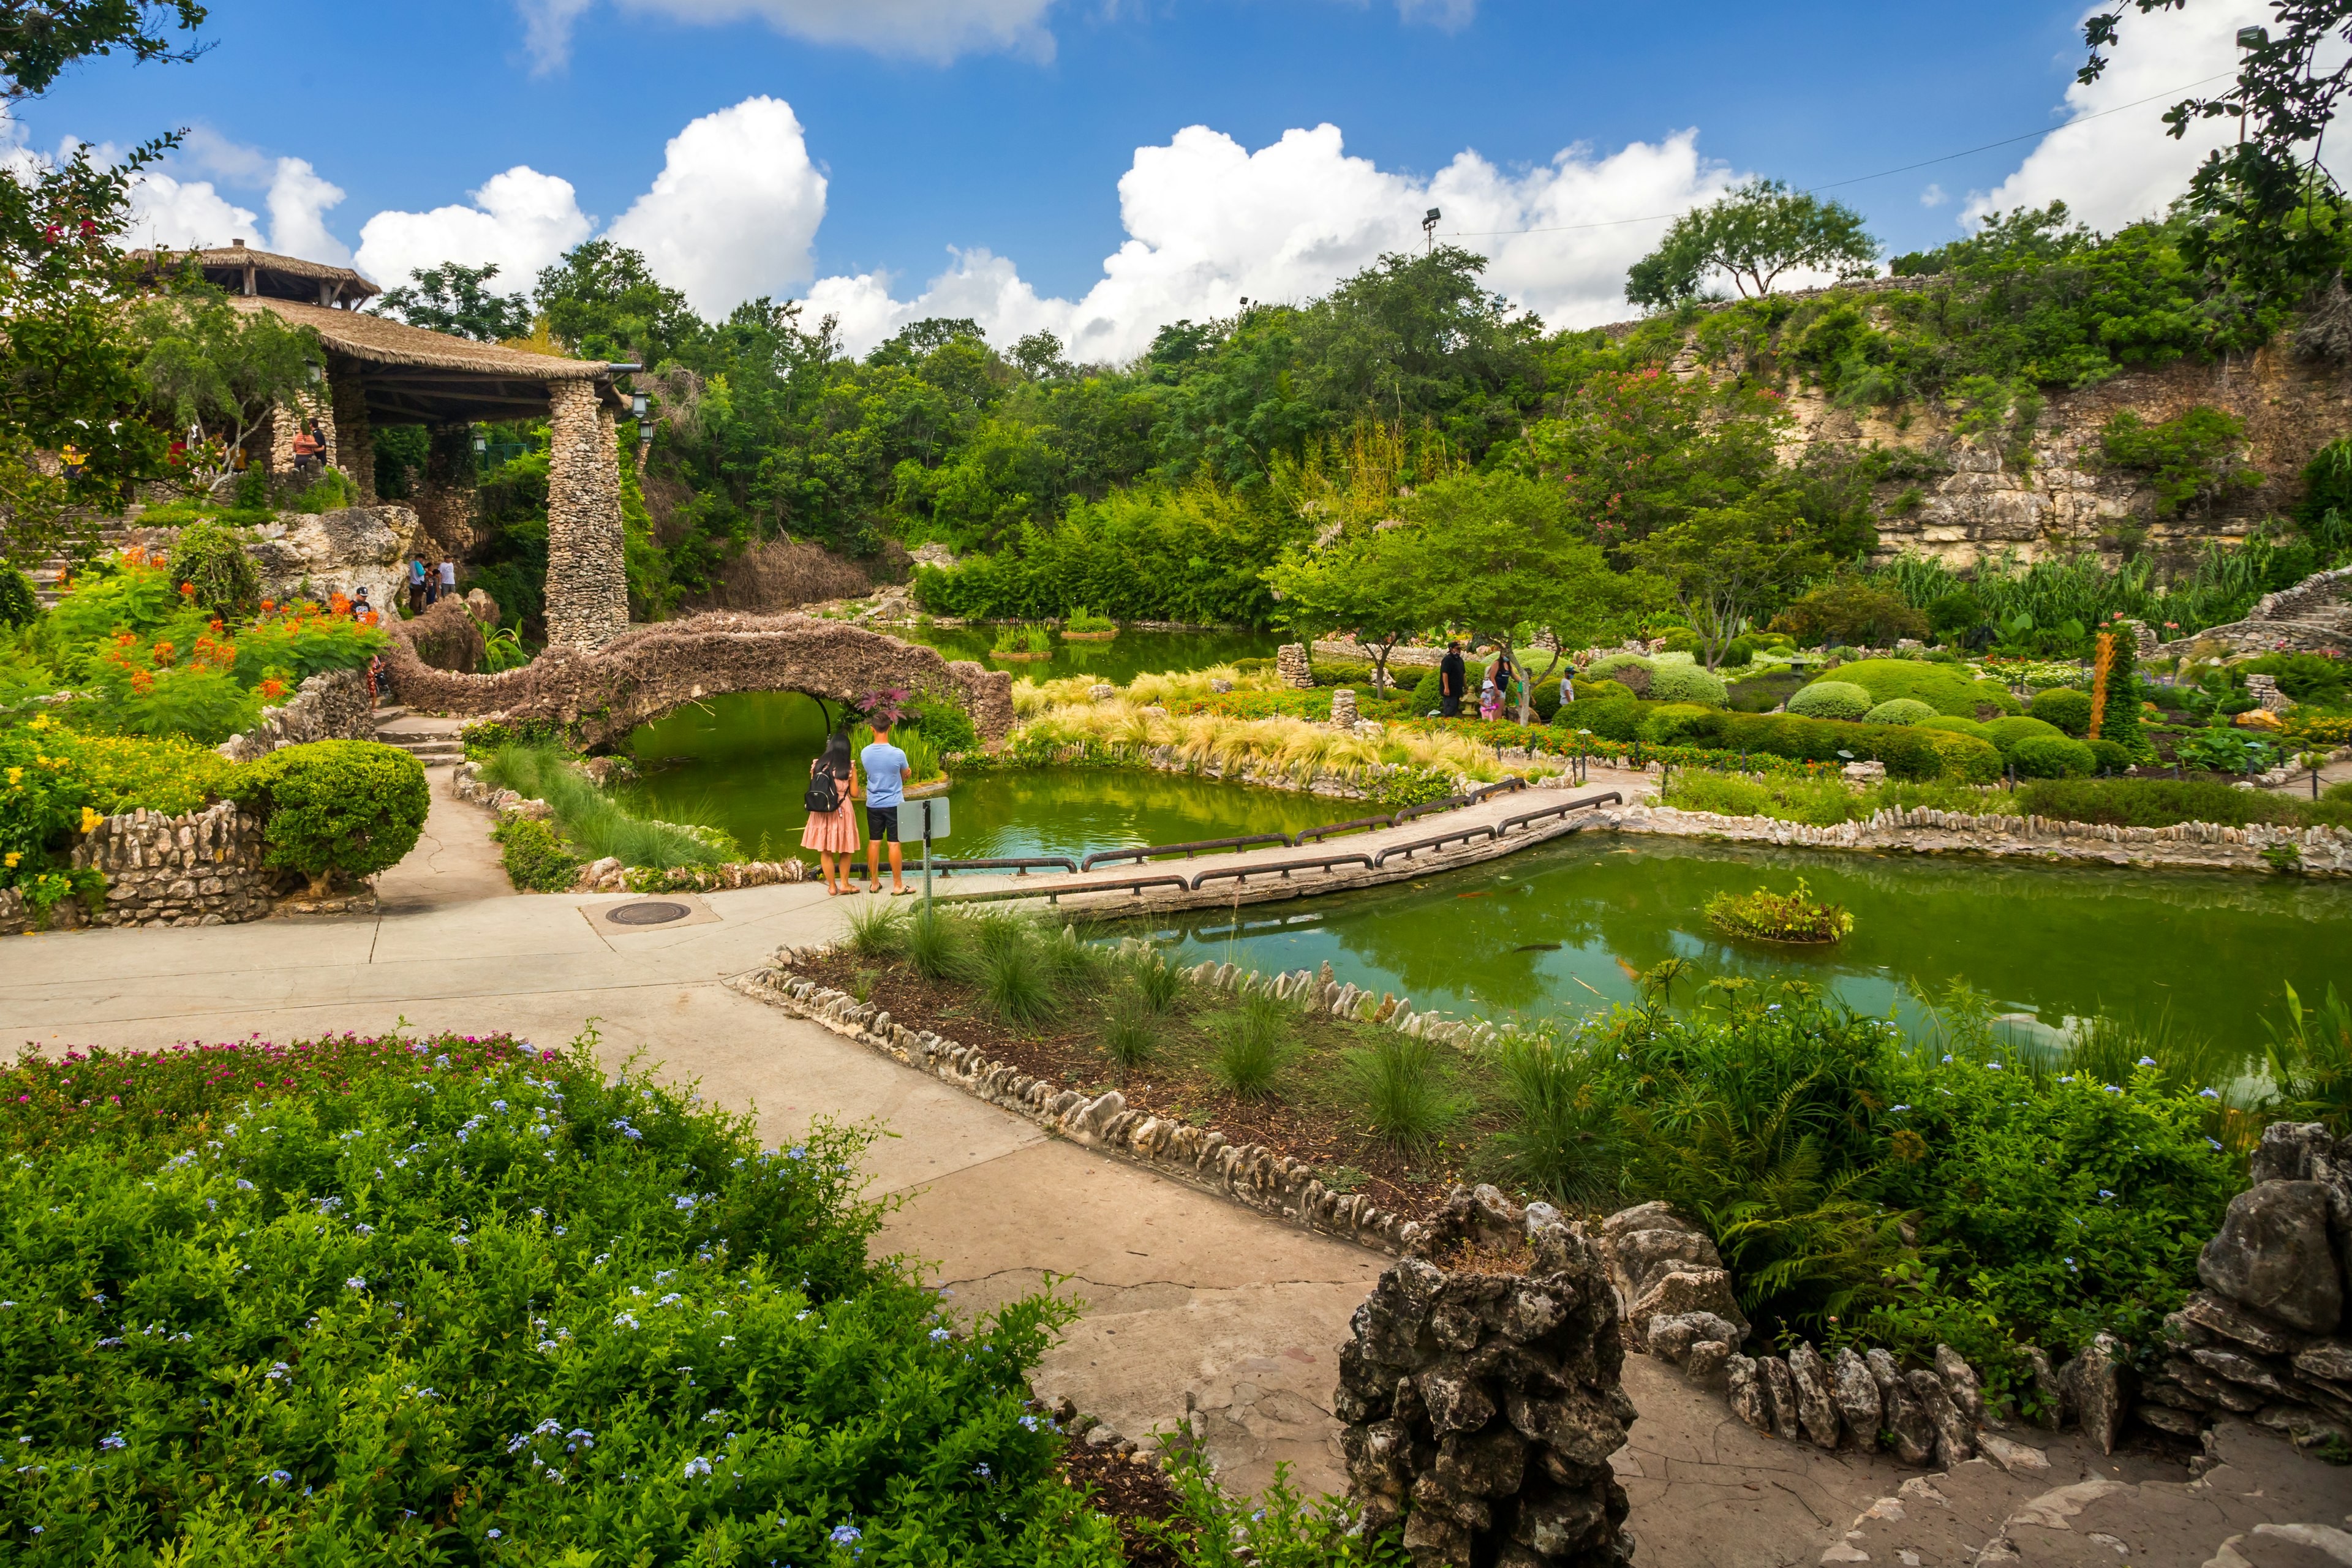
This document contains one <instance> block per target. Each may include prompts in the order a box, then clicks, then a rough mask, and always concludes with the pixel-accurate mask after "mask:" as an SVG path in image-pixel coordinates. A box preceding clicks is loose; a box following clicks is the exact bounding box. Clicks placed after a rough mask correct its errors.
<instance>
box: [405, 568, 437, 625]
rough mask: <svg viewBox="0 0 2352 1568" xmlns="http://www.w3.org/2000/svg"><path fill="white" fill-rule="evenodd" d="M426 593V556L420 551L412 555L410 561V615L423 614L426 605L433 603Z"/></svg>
mask: <svg viewBox="0 0 2352 1568" xmlns="http://www.w3.org/2000/svg"><path fill="white" fill-rule="evenodd" d="M426 594H427V589H426V588H425V557H424V556H423V555H422V554H421V553H420V554H418V555H415V556H414V557H412V558H411V559H410V560H409V563H408V613H409V614H410V615H412V616H421V615H423V614H424V613H425V605H428V604H430V603H432V601H431V600H430V599H429V598H427V597H426Z"/></svg>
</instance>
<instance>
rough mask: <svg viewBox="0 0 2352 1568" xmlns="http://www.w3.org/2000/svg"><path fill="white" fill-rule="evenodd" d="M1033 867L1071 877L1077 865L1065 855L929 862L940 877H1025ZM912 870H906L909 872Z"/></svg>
mask: <svg viewBox="0 0 2352 1568" xmlns="http://www.w3.org/2000/svg"><path fill="white" fill-rule="evenodd" d="M1033 866H1034V867H1036V868H1039V869H1041V870H1042V869H1044V868H1046V867H1049V866H1050V867H1055V868H1059V869H1061V870H1064V871H1067V872H1069V873H1070V874H1071V875H1072V876H1076V875H1077V871H1078V863H1077V862H1076V860H1073V859H1071V858H1069V857H1068V856H1067V855H1008V856H1002V857H999V858H995V859H992V860H934V861H932V862H931V869H932V870H934V871H937V872H938V873H939V874H940V876H942V877H945V876H950V875H951V874H953V873H955V872H957V871H1010V872H1012V873H1013V875H1014V876H1016V877H1025V876H1027V875H1028V874H1029V868H1031V867H1033ZM908 869H910V870H911V869H912V868H911V867H910V868H908Z"/></svg>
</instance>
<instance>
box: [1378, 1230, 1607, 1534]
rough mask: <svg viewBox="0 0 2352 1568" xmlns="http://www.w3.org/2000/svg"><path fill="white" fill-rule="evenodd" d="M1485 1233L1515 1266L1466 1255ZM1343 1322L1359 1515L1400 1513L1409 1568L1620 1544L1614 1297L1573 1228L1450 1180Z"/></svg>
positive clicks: (1487, 1242) (1483, 1241) (1381, 1518)
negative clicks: (1445, 1260) (1442, 1198)
mask: <svg viewBox="0 0 2352 1568" xmlns="http://www.w3.org/2000/svg"><path fill="white" fill-rule="evenodd" d="M1481 1247H1509V1248H1510V1249H1511V1251H1512V1252H1513V1253H1514V1254H1516V1255H1517V1257H1518V1258H1524V1272H1522V1271H1519V1268H1518V1267H1517V1266H1516V1264H1513V1265H1506V1266H1503V1267H1497V1268H1481V1267H1479V1266H1478V1261H1479V1260H1478V1258H1477V1256H1476V1254H1477V1251H1478V1249H1480V1248H1481ZM1465 1249H1466V1250H1465ZM1424 1251H1425V1252H1426V1253H1427V1254H1430V1255H1433V1256H1436V1257H1456V1258H1463V1259H1465V1267H1461V1268H1441V1267H1439V1266H1438V1265H1437V1264H1436V1263H1435V1262H1433V1261H1432V1260H1431V1256H1423V1255H1422V1254H1423V1252H1424ZM1350 1330H1351V1334H1350V1338H1349V1342H1348V1343H1347V1344H1345V1345H1344V1346H1342V1347H1341V1348H1340V1352H1339V1394H1338V1396H1337V1399H1336V1400H1335V1404H1334V1408H1335V1413H1336V1414H1337V1415H1339V1418H1340V1419H1341V1420H1342V1421H1343V1422H1345V1423H1346V1426H1345V1428H1344V1430H1343V1431H1342V1433H1341V1435H1340V1447H1341V1451H1342V1452H1343V1453H1344V1454H1345V1455H1346V1457H1347V1464H1348V1483H1349V1485H1348V1491H1349V1498H1350V1499H1351V1500H1353V1501H1354V1502H1355V1503H1356V1504H1357V1505H1358V1506H1359V1507H1360V1509H1361V1510H1362V1511H1363V1514H1364V1518H1365V1522H1366V1526H1367V1528H1368V1530H1376V1529H1380V1528H1383V1527H1385V1526H1387V1525H1389V1524H1391V1523H1393V1522H1394V1521H1397V1520H1399V1519H1402V1521H1403V1523H1404V1544H1405V1548H1406V1550H1407V1551H1408V1552H1410V1553H1411V1554H1412V1560H1413V1562H1414V1563H1415V1564H1416V1565H1417V1568H1434V1565H1436V1564H1448V1565H1455V1564H1458V1565H1461V1568H1468V1565H1469V1564H1472V1563H1479V1564H1486V1563H1494V1564H1498V1565H1508V1568H1546V1565H1549V1564H1555V1563H1578V1564H1591V1565H1594V1568H1599V1565H1601V1564H1622V1563H1625V1562H1627V1561H1628V1560H1629V1559H1630V1557H1631V1556H1632V1553H1633V1542H1632V1540H1631V1538H1630V1537H1628V1536H1627V1535H1626V1534H1625V1533H1624V1532H1623V1531H1622V1524H1623V1522H1624V1519H1625V1514H1626V1510H1627V1502H1626V1497H1625V1491H1624V1489H1623V1488H1622V1487H1621V1486H1619V1485H1618V1483H1617V1479H1616V1477H1615V1476H1614V1475H1613V1474H1612V1472H1611V1470H1610V1466H1609V1456H1610V1455H1612V1454H1613V1453H1615V1452H1616V1451H1617V1450H1618V1449H1619V1448H1621V1447H1623V1446H1624V1443H1625V1433H1626V1429H1627V1427H1628V1426H1631V1425H1632V1423H1633V1419H1634V1411H1633V1404H1632V1402H1631V1401H1629V1400H1628V1399H1627V1398H1626V1397H1625V1394H1624V1390H1623V1389H1622V1387H1621V1386H1620V1382H1619V1373H1620V1371H1621V1369H1622V1365H1623V1362H1624V1350H1623V1347H1622V1343H1621V1342H1620V1335H1619V1331H1618V1323H1617V1307H1616V1300H1615V1297H1614V1295H1613V1293H1612V1289H1611V1288H1610V1284H1609V1278H1608V1272H1607V1269H1606V1268H1605V1267H1604V1265H1603V1264H1602V1262H1601V1258H1600V1256H1599V1255H1598V1253H1597V1252H1596V1251H1595V1250H1594V1249H1593V1248H1592V1247H1591V1245H1590V1244H1589V1243H1588V1242H1587V1240H1586V1239H1585V1237H1584V1235H1583V1233H1582V1231H1581V1229H1580V1227H1578V1226H1571V1225H1568V1224H1564V1223H1562V1222H1561V1221H1560V1219H1559V1217H1558V1215H1555V1214H1551V1213H1550V1212H1549V1210H1548V1209H1547V1208H1546V1207H1545V1206H1544V1205H1535V1207H1534V1208H1533V1209H1531V1210H1529V1211H1528V1212H1527V1213H1525V1214H1522V1213H1521V1212H1520V1211H1517V1210H1516V1209H1513V1208H1511V1207H1510V1205H1508V1204H1507V1203H1506V1202H1505V1201H1504V1200H1503V1198H1502V1195H1501V1194H1499V1193H1496V1192H1495V1190H1494V1189H1492V1188H1481V1189H1479V1190H1478V1192H1477V1193H1476V1194H1469V1193H1465V1192H1464V1191H1462V1190H1461V1189H1459V1188H1456V1189H1455V1191H1454V1194H1453V1196H1452V1197H1451V1198H1450V1199H1449V1200H1448V1202H1447V1205H1446V1207H1445V1211H1444V1214H1443V1215H1441V1216H1440V1217H1439V1219H1438V1220H1437V1221H1436V1222H1434V1223H1433V1225H1432V1226H1430V1227H1429V1229H1428V1231H1427V1234H1426V1236H1425V1237H1424V1238H1423V1247H1416V1248H1415V1255H1414V1256H1409V1257H1407V1258H1404V1259H1402V1261H1400V1262H1399V1263H1397V1264H1396V1265H1395V1266H1394V1267H1392V1268H1389V1269H1388V1270H1387V1271H1386V1272H1384V1273H1383V1274H1382V1275H1381V1279H1380V1283H1379V1284H1378V1285H1377V1286H1375V1287H1374V1289H1373V1290H1372V1294H1371V1297H1370V1300H1367V1301H1366V1302H1365V1303H1364V1304H1363V1305H1362V1306H1361V1307H1359V1308H1358V1309H1357V1310H1356V1315H1355V1318H1354V1320H1353V1321H1352V1322H1351V1324H1350Z"/></svg>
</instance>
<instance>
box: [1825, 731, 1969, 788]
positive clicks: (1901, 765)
mask: <svg viewBox="0 0 2352 1568" xmlns="http://www.w3.org/2000/svg"><path fill="white" fill-rule="evenodd" d="M1945 738H1946V737H1942V736H1938V735H1937V733H1936V731H1933V730H1915V729H1912V728H1911V727H1910V726H1908V725H1905V724H1865V725H1863V726H1861V727H1860V730H1859V732H1858V734H1857V735H1856V737H1855V739H1854V742H1853V744H1851V745H1849V746H1848V747H1847V748H1846V749H1847V750H1848V751H1851V752H1853V754H1854V755H1855V756H1856V757H1874V758H1876V759H1877V760H1878V761H1880V762H1882V763H1885V764H1886V776H1887V777H1889V778H1896V779H1932V778H1940V777H1942V776H1943V773H1944V751H1943V748H1942V747H1941V746H1940V745H1939V744H1938V743H1937V742H1939V741H1941V740H1943V739H1945Z"/></svg>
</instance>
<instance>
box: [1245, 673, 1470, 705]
mask: <svg viewBox="0 0 2352 1568" xmlns="http://www.w3.org/2000/svg"><path fill="white" fill-rule="evenodd" d="M1234 668H1240V666H1238V665H1236V666H1235V667H1234ZM1438 684H1439V683H1438V672H1437V671H1436V670H1434V669H1431V670H1426V671H1424V672H1423V674H1422V678H1421V679H1419V680H1417V681H1415V682H1413V687H1412V693H1411V695H1409V696H1408V697H1407V698H1406V699H1405V703H1406V706H1407V708H1408V709H1409V710H1411V711H1412V712H1413V713H1415V714H1423V713H1434V712H1436V711H1437V709H1438V704H1439V703H1441V702H1443V701H1444V697H1443V696H1442V695H1440V693H1439V691H1438Z"/></svg>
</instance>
